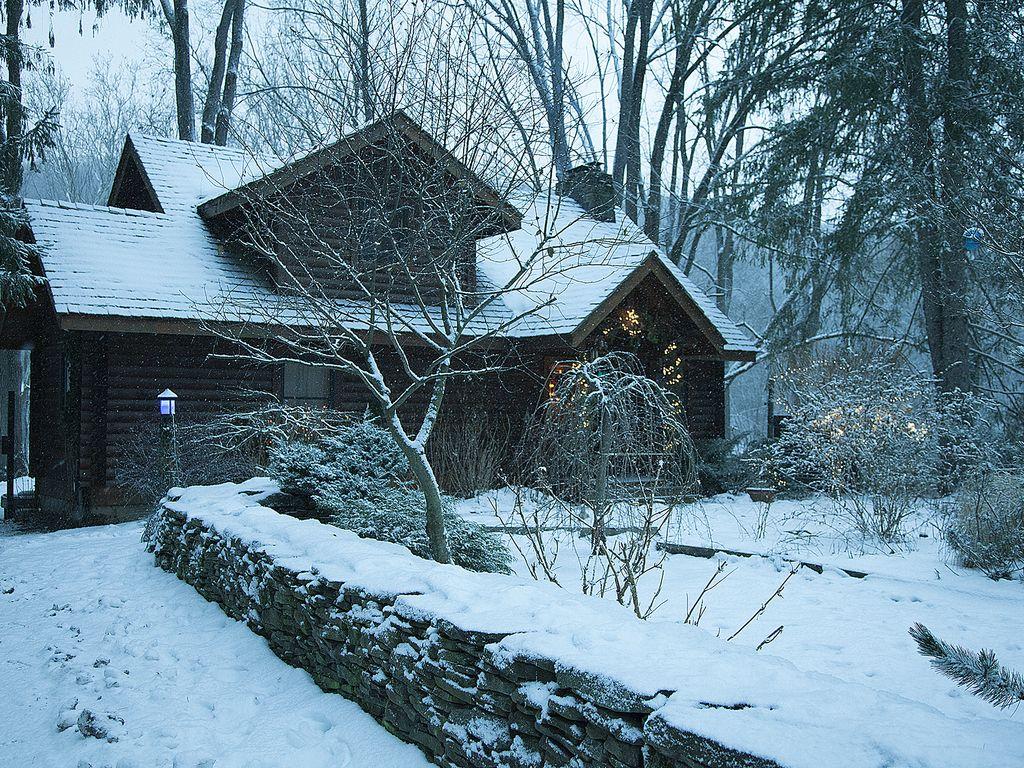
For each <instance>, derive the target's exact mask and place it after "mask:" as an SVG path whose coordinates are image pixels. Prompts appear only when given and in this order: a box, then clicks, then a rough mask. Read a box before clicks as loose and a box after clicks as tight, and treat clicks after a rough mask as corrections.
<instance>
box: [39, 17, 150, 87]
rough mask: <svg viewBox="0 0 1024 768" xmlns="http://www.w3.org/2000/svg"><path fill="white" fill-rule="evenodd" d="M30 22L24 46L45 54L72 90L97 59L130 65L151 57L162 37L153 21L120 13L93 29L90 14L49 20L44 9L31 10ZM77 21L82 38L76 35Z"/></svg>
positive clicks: (86, 74)
mask: <svg viewBox="0 0 1024 768" xmlns="http://www.w3.org/2000/svg"><path fill="white" fill-rule="evenodd" d="M31 18H32V28H31V29H25V30H24V31H23V36H24V40H25V42H27V43H31V44H34V45H39V46H41V47H43V48H44V49H46V50H48V51H49V52H50V55H51V57H52V58H53V61H54V63H55V64H56V65H57V67H58V68H59V70H60V71H61V72H62V73H63V74H64V75H65V76H66V77H67V78H68V79H69V80H70V81H71V84H72V86H73V88H74V89H77V87H79V86H82V85H84V84H85V83H86V80H87V78H88V75H89V71H90V70H91V69H92V67H93V62H94V61H95V60H96V59H97V58H99V59H105V60H111V59H113V60H120V61H122V62H124V63H125V64H126V65H129V64H130V63H132V62H137V61H140V60H142V59H143V58H144V57H146V56H148V55H150V54H151V53H152V52H153V47H154V46H157V47H159V45H160V42H161V35H160V33H159V32H157V31H156V29H155V24H154V23H153V22H152V21H149V20H145V19H136V20H135V21H130V20H129V19H128V17H127V16H125V15H124V14H122V13H120V12H119V11H111V12H109V13H108V14H106V15H105V16H104V17H103V18H102V19H100V21H99V24H98V25H97V26H96V28H95V29H94V26H93V25H94V22H95V20H96V15H95V14H94V13H91V12H90V13H85V14H81V15H80V14H78V13H75V12H67V11H65V12H54V13H53V14H52V16H51V15H49V14H48V12H47V9H46V8H33V9H32V16H31ZM79 21H81V25H82V34H79V32H78V29H79ZM51 23H52V28H53V32H54V37H55V39H56V43H55V45H54V47H53V48H50V43H49V32H50V25H51ZM168 50H169V46H168ZM169 63H170V62H168V64H169Z"/></svg>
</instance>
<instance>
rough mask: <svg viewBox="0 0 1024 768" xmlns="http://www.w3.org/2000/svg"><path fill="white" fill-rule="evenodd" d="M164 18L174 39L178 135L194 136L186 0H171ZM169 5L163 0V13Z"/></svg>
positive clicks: (180, 137)
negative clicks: (171, 4)
mask: <svg viewBox="0 0 1024 768" xmlns="http://www.w3.org/2000/svg"><path fill="white" fill-rule="evenodd" d="M173 2H174V5H173V11H172V12H171V14H170V16H169V17H168V19H167V21H168V23H169V24H170V27H171V41H172V42H173V43H174V105H175V108H176V111H177V114H178V138H179V139H184V140H185V141H195V140H196V129H195V112H196V109H195V102H194V101H193V99H192V58H191V56H192V51H191V50H190V44H189V28H188V0H173ZM167 11H168V5H167V3H166V2H165V3H164V13H165V14H166V13H167Z"/></svg>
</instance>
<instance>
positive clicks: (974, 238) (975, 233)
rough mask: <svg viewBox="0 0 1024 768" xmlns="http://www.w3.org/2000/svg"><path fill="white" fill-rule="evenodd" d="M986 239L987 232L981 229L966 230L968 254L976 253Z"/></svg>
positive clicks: (969, 228) (970, 228) (965, 243)
mask: <svg viewBox="0 0 1024 768" xmlns="http://www.w3.org/2000/svg"><path fill="white" fill-rule="evenodd" d="M984 237H985V231H984V230H983V229H982V228H981V227H968V228H967V229H965V230H964V249H965V250H966V251H967V252H968V253H976V252H977V251H978V249H979V248H981V241H982V240H983V239H984Z"/></svg>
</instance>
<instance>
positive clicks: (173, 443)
mask: <svg viewBox="0 0 1024 768" xmlns="http://www.w3.org/2000/svg"><path fill="white" fill-rule="evenodd" d="M156 401H157V406H158V408H159V409H160V421H161V425H160V432H161V434H162V435H163V437H164V440H165V441H166V442H165V447H166V449H167V454H168V455H169V456H170V460H171V463H170V470H171V478H170V479H171V483H172V484H173V485H177V484H178V474H179V473H178V445H177V443H178V439H177V437H178V436H177V435H176V434H175V419H174V416H175V413H176V412H177V410H178V409H177V402H178V396H177V395H176V394H174V392H173V391H172V390H170V389H165V390H164V391H163V392H161V393H160V394H159V395H157V396H156Z"/></svg>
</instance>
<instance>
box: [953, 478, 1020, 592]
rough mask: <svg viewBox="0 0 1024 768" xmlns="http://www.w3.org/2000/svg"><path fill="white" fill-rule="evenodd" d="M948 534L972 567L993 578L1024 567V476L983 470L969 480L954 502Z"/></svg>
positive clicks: (962, 560) (964, 562) (1007, 576)
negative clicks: (983, 471)
mask: <svg viewBox="0 0 1024 768" xmlns="http://www.w3.org/2000/svg"><path fill="white" fill-rule="evenodd" d="M945 535H946V541H947V542H948V543H949V546H950V547H951V548H952V550H953V551H954V552H955V553H956V555H957V557H958V558H959V559H960V562H961V563H962V564H963V565H965V566H967V567H968V568H978V569H980V570H982V571H984V572H985V573H986V574H988V575H989V576H990V577H991V578H993V579H1001V578H1009V577H1010V576H1012V575H1013V574H1015V573H1019V572H1021V571H1022V570H1024V476H1021V475H1015V474H1009V473H1003V472H993V473H981V474H979V475H977V476H976V477H974V478H972V479H970V480H968V481H967V482H965V483H964V484H963V486H962V487H961V488H960V490H959V491H958V492H957V494H956V497H955V499H954V501H953V503H952V504H951V505H950V508H949V518H948V520H947V524H946V530H945Z"/></svg>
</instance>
